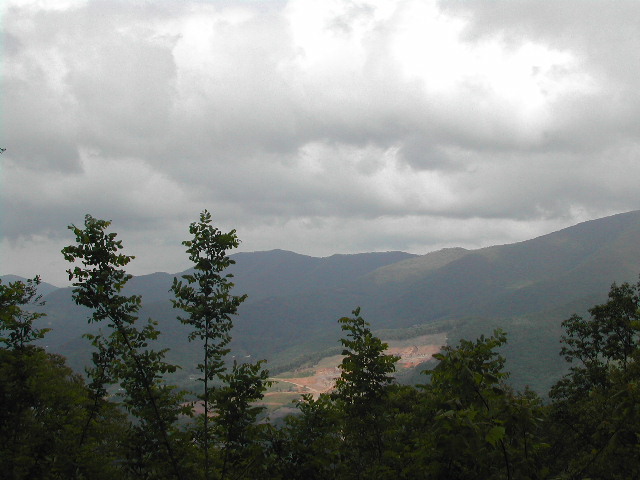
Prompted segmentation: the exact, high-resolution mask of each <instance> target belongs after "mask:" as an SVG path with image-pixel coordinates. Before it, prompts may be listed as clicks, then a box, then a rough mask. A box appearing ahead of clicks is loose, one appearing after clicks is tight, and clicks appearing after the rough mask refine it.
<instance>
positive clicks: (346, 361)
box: [332, 308, 400, 478]
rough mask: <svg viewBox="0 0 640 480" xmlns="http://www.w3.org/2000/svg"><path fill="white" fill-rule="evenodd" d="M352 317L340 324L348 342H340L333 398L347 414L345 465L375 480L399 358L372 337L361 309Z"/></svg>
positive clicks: (346, 318) (345, 424) (344, 425)
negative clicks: (339, 362) (340, 356)
mask: <svg viewBox="0 0 640 480" xmlns="http://www.w3.org/2000/svg"><path fill="white" fill-rule="evenodd" d="M352 313H353V317H343V318H341V319H340V320H339V323H340V326H341V328H342V331H343V332H345V333H346V338H342V339H341V340H340V343H342V345H343V346H344V350H343V351H342V354H343V355H344V358H343V359H342V363H341V364H340V369H341V374H340V377H339V378H338V379H337V381H336V385H335V389H334V392H333V395H332V397H333V398H334V399H335V400H336V401H337V402H338V406H339V407H340V409H341V410H342V412H343V414H344V420H343V432H342V435H343V438H344V453H343V461H345V462H347V463H349V467H348V469H349V470H350V471H352V472H353V473H354V476H355V478H367V477H370V478H374V477H376V476H377V475H378V472H377V470H378V468H379V467H380V463H381V461H382V457H383V453H384V450H385V445H384V434H383V432H384V430H385V429H386V427H387V423H388V421H389V416H388V415H387V408H386V400H387V395H388V390H389V389H388V386H389V385H391V384H392V383H393V381H394V378H393V375H392V374H393V373H394V372H395V369H396V366H395V364H396V362H397V361H398V360H399V359H400V357H397V356H394V355H388V354H386V353H385V351H386V349H387V347H388V346H387V344H386V343H383V342H382V341H381V340H380V339H379V338H378V337H376V336H375V335H373V334H372V332H371V330H370V328H369V324H368V323H367V322H366V321H365V320H364V319H363V318H362V317H361V316H360V308H356V309H355V310H354V311H353V312H352Z"/></svg>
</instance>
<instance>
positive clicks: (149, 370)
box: [62, 215, 183, 478]
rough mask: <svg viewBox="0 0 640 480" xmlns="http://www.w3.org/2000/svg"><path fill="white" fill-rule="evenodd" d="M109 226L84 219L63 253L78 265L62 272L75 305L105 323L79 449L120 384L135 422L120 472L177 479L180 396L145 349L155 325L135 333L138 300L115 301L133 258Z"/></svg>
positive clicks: (156, 354) (155, 354)
mask: <svg viewBox="0 0 640 480" xmlns="http://www.w3.org/2000/svg"><path fill="white" fill-rule="evenodd" d="M110 223H111V222H109V221H105V220H99V219H96V218H93V217H92V216H90V215H87V216H86V217H85V222H84V228H79V227H76V226H75V225H71V226H70V227H69V229H70V230H72V231H73V233H74V234H75V236H76V244H75V245H70V246H68V247H65V248H64V249H63V250H62V253H63V255H64V257H65V259H66V260H67V261H69V262H76V261H78V260H79V261H81V265H82V266H78V265H76V266H75V267H74V268H73V269H70V270H68V273H69V279H70V280H75V282H74V284H73V285H74V287H75V289H74V291H73V299H74V300H75V302H76V303H77V304H79V305H83V306H85V307H88V308H90V309H92V310H93V314H92V316H91V318H90V319H89V321H90V322H102V321H106V323H107V327H108V328H109V330H110V334H109V335H108V336H105V335H104V334H102V333H99V334H97V335H92V336H90V338H91V340H92V344H93V346H94V347H95V349H96V351H95V352H94V353H93V361H94V366H93V367H92V368H91V369H89V370H88V371H87V374H88V376H89V377H90V378H91V379H92V381H91V384H90V388H91V392H92V397H93V406H92V409H91V412H90V416H89V418H88V420H87V423H86V427H85V429H84V431H83V435H82V436H81V443H82V442H83V440H84V438H85V437H86V433H87V431H88V430H89V428H90V427H91V424H92V422H94V421H95V419H96V418H97V417H98V416H99V414H100V410H101V408H102V406H103V404H104V401H103V399H104V398H105V395H106V394H107V386H108V385H110V384H113V383H116V382H119V384H120V386H121V387H122V389H123V391H124V396H123V405H124V406H125V408H126V409H127V410H128V411H129V412H130V414H131V415H133V416H134V417H135V418H136V420H137V421H136V422H135V423H132V424H131V428H130V433H129V435H130V439H129V442H128V444H129V445H130V447H131V448H130V450H129V454H128V456H129V458H128V461H127V463H126V464H127V465H128V467H129V468H130V469H131V470H132V472H133V473H134V474H135V475H138V476H152V477H154V478H155V477H164V476H166V475H169V476H173V477H175V478H182V477H183V474H182V468H181V466H180V459H179V457H178V456H177V454H176V451H175V450H176V446H175V445H174V440H173V438H172V434H175V433H176V431H175V428H174V424H175V422H176V420H177V417H178V415H179V414H180V413H181V412H182V411H183V409H182V408H181V407H180V400H181V398H182V396H181V395H180V394H178V393H176V392H175V390H174V388H173V387H172V386H170V385H167V384H166V383H165V382H164V380H163V376H164V374H166V373H168V372H174V371H175V369H176V367H175V366H173V365H170V364H168V363H166V362H165V361H164V356H165V353H166V352H165V351H164V350H160V351H157V350H154V349H152V348H149V343H150V342H152V341H153V340H156V338H157V337H158V334H159V332H158V330H157V329H156V324H155V323H154V322H153V321H152V320H149V321H148V322H147V324H146V325H145V326H144V327H142V328H138V327H137V325H136V321H137V319H138V317H137V312H138V310H139V309H140V305H141V298H140V297H139V296H136V295H132V296H124V295H121V291H122V289H123V288H124V286H125V284H126V283H127V281H128V280H129V279H130V278H131V275H129V274H127V273H126V272H125V271H124V270H123V269H122V268H121V267H124V266H126V265H127V264H128V263H129V262H130V261H131V260H132V259H133V257H132V256H127V255H123V254H121V253H119V251H120V250H121V249H122V248H123V247H122V242H121V241H120V240H116V237H117V234H116V233H106V230H107V228H108V227H109V226H110ZM174 436H176V435H174ZM161 452H164V453H161ZM169 472H170V473H169Z"/></svg>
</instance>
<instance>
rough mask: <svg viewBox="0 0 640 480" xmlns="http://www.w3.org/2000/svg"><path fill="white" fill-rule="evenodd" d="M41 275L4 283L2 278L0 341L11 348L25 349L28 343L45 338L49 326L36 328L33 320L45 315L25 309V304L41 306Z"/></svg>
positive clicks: (0, 287)
mask: <svg viewBox="0 0 640 480" xmlns="http://www.w3.org/2000/svg"><path fill="white" fill-rule="evenodd" d="M39 284H40V277H38V276H36V277H35V278H34V279H32V280H27V282H26V283H24V282H20V281H17V282H11V283H9V284H8V285H3V284H2V281H1V280H0V335H2V336H0V343H4V344H5V346H6V347H7V348H9V349H10V350H21V349H24V348H25V346H26V345H27V344H30V343H31V342H33V341H34V340H38V339H40V338H43V337H44V336H45V334H46V333H47V332H48V331H49V329H48V328H40V329H38V328H35V327H34V326H33V322H34V321H36V320H37V319H38V318H41V317H42V316H44V314H43V313H36V312H30V311H26V310H24V308H23V307H24V306H26V305H32V306H36V305H37V306H41V305H43V302H40V296H39V295H38V285H39Z"/></svg>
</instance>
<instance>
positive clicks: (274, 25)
mask: <svg viewBox="0 0 640 480" xmlns="http://www.w3.org/2000/svg"><path fill="white" fill-rule="evenodd" d="M0 8H2V11H1V15H2V33H3V40H2V49H3V56H2V58H3V60H2V77H1V78H2V80H1V82H2V83H1V86H2V89H1V91H2V94H1V106H2V109H1V112H2V114H1V122H2V123H1V125H2V128H1V129H0V139H1V141H2V145H3V146H5V147H6V148H7V151H6V152H5V153H4V154H3V155H2V157H1V158H0V161H2V191H1V192H0V199H1V201H2V217H1V218H0V222H1V223H0V229H1V230H0V234H1V236H2V239H3V240H2V251H3V259H2V270H3V271H2V273H18V274H33V273H37V272H38V271H42V270H39V267H41V266H43V265H45V270H46V271H47V272H54V271H59V270H63V268H64V266H62V267H61V266H60V265H61V262H60V259H58V256H59V255H58V253H57V250H56V249H59V248H58V247H59V246H60V245H62V244H64V242H65V241H69V240H70V239H69V238H68V236H67V233H66V230H65V226H66V225H67V224H69V223H71V222H76V223H78V222H81V221H82V216H83V215H84V213H87V212H91V213H92V214H94V215H96V216H101V217H105V218H112V219H114V228H115V229H116V230H118V231H122V232H123V235H127V236H128V237H127V238H129V239H130V240H129V241H130V242H131V247H130V249H131V250H132V252H131V253H133V254H136V255H138V257H139V259H140V263H139V267H134V268H138V271H139V272H143V271H153V270H161V269H163V270H171V269H175V270H177V269H179V268H180V267H181V265H183V263H181V262H184V261H183V260H182V256H183V255H182V253H181V250H182V249H181V247H180V245H179V242H180V240H181V239H182V236H183V235H184V234H183V232H185V231H186V226H187V224H188V223H189V222H190V221H193V220H194V219H195V217H196V215H197V213H198V212H199V211H200V210H201V209H203V208H208V209H210V210H211V211H213V212H214V214H215V216H216V218H217V219H218V221H219V222H220V223H221V225H222V226H226V227H227V228H237V229H238V232H239V234H240V235H241V238H243V239H244V244H243V248H245V249H248V250H258V249H267V248H288V249H292V250H295V251H299V252H302V253H308V254H318V255H325V254H331V253H336V252H355V251H364V250H392V249H405V250H411V251H414V252H417V253H426V252H428V251H430V250H432V249H434V248H440V247H443V246H456V245H461V246H465V247H476V246H483V245H487V244H489V243H492V242H493V243H505V242H509V241H515V240H521V239H524V238H528V237H530V236H534V235H536V234H542V233H546V232H548V231H551V230H553V229H555V228H560V227H562V226H567V225H570V224H572V223H576V222H578V221H581V220H585V219H589V218H595V217H598V216H601V215H605V214H609V213H616V212H620V211H626V210H632V209H636V208H638V200H639V197H640V194H639V193H638V192H637V188H635V185H634V182H633V181H632V179H634V178H638V176H639V174H640V163H638V162H637V154H638V151H639V140H640V94H639V93H638V91H637V88H636V79H637V78H638V75H640V57H639V56H638V55H637V52H638V51H640V33H639V32H638V29H637V25H638V23H639V22H640V5H637V4H636V3H635V2H609V3H601V2H593V3H588V4H585V3H583V2H543V1H529V2H517V3H513V2H489V3H488V2H479V1H478V2H425V1H418V0H402V1H381V0H380V1H378V0H375V1H374V0H363V1H358V2H347V1H344V0H334V1H327V2H316V1H311V0H300V1H297V0H292V1H281V2H267V1H264V2H260V1H257V2H207V1H180V2H177V1H165V2H144V3H143V2H133V1H109V2H107V1H86V2H65V1H55V0H51V1H37V0H33V1H31V0H20V1H18V0H15V1H8V2H5V4H4V5H3V6H2V7H0ZM34 250H37V251H38V254H37V255H33V254H32V255H30V254H29V252H33V251H34ZM136 250H137V251H136ZM46 251H51V254H50V257H49V256H48V254H45V253H42V252H46ZM157 258H163V259H165V260H164V262H165V263H163V264H155V266H154V261H155V262H157ZM50 275H52V277H54V276H55V275H56V274H55V273H51V274H50ZM61 276H62V277H63V276H64V275H61ZM55 278H56V279H58V278H60V277H55Z"/></svg>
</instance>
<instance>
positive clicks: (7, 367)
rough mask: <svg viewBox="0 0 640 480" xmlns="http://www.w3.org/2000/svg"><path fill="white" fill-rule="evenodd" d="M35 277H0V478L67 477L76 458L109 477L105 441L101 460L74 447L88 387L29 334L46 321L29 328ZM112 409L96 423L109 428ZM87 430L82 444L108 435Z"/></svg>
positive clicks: (114, 419) (91, 445)
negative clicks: (7, 280) (4, 280)
mask: <svg viewBox="0 0 640 480" xmlns="http://www.w3.org/2000/svg"><path fill="white" fill-rule="evenodd" d="M39 283H40V279H39V277H36V278H34V279H33V280H28V281H27V282H26V283H25V282H22V281H18V282H12V283H9V284H7V285H3V284H2V282H1V281H0V344H1V345H2V347H0V438H2V441H1V442H0V465H2V472H0V477H1V478H11V479H31V478H42V479H49V478H73V477H74V476H75V475H76V473H77V464H78V461H80V463H82V464H83V465H85V467H86V468H85V469H84V472H85V473H86V474H90V476H91V478H110V477H111V475H112V474H113V473H114V471H113V469H112V468H111V465H110V462H109V460H110V459H112V458H114V457H113V454H114V449H113V448H112V446H113V444H109V445H102V447H101V455H102V458H103V459H104V460H105V461H104V462H99V461H96V459H95V456H92V455H91V453H90V452H89V451H86V452H82V453H78V452H76V448H75V447H76V446H77V443H76V442H77V438H78V436H79V435H80V432H81V430H82V426H83V424H84V422H85V419H86V417H87V412H86V405H87V402H88V392H87V389H86V388H85V386H84V382H83V380H82V378H81V377H80V376H79V375H77V374H75V373H73V372H72V371H71V369H70V368H68V367H67V366H66V365H65V363H64V359H63V358H62V357H61V356H59V355H52V354H49V353H47V352H45V351H44V349H42V348H41V347H38V346H36V345H34V344H33V343H32V342H34V341H36V340H39V339H41V338H43V337H44V335H45V333H46V332H47V331H48V329H44V328H43V329H41V328H36V326H35V325H34V322H35V321H36V320H38V319H39V318H40V317H42V316H43V314H42V313H36V312H33V311H30V308H34V307H36V306H40V305H42V302H40V301H39V300H40V297H39V296H38V294H37V286H38V284H39ZM119 420H120V419H119V417H118V416H117V415H115V414H114V412H113V411H110V412H109V415H108V417H106V418H105V422H104V424H105V425H106V423H111V425H112V427H113V428H114V429H115V430H117V428H118V425H119ZM100 435H101V438H100V439H98V436H97V435H92V436H91V437H88V438H87V442H86V444H87V450H89V449H96V448H97V443H98V442H102V441H104V439H106V438H108V429H106V428H105V429H102V430H101V432H100Z"/></svg>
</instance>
